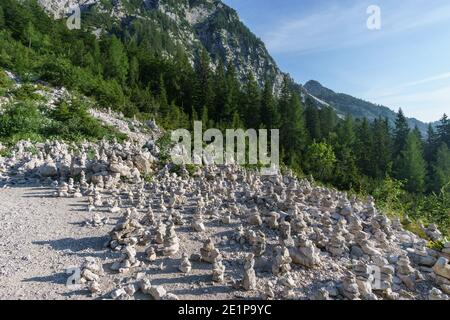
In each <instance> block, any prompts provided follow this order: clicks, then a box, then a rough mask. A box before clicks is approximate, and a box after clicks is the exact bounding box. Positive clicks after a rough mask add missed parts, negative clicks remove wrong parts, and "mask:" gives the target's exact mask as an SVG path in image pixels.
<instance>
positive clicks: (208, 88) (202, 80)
mask: <svg viewBox="0 0 450 320" xmlns="http://www.w3.org/2000/svg"><path fill="white" fill-rule="evenodd" d="M196 74H197V76H196V81H195V87H194V97H193V100H194V109H195V112H196V114H201V113H202V111H203V108H204V107H205V106H206V107H207V108H208V109H209V108H211V105H212V103H213V100H214V93H213V90H212V80H211V78H212V72H211V67H210V58H209V55H208V52H207V51H206V50H205V49H202V51H201V54H200V60H199V62H198V63H197V68H196Z"/></svg>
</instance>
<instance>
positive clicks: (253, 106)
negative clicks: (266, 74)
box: [242, 72, 261, 129]
mask: <svg viewBox="0 0 450 320" xmlns="http://www.w3.org/2000/svg"><path fill="white" fill-rule="evenodd" d="M242 102H243V108H244V121H245V125H246V127H247V128H251V129H258V128H259V126H260V124H261V93H260V91H259V88H258V84H257V83H256V80H255V77H254V76H253V73H251V72H249V74H248V76H247V82H246V84H245V87H244V92H243V97H242Z"/></svg>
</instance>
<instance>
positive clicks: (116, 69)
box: [103, 35, 129, 85]
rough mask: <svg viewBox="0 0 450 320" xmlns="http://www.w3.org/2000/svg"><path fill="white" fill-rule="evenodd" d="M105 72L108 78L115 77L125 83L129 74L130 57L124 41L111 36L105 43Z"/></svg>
mask: <svg viewBox="0 0 450 320" xmlns="http://www.w3.org/2000/svg"><path fill="white" fill-rule="evenodd" d="M104 46H105V48H104V52H103V74H104V75H105V77H106V78H107V79H115V80H117V81H118V82H119V83H120V84H122V85H124V84H125V81H126V77H127V74H128V68H129V64H128V57H127V55H126V52H125V49H124V47H123V44H122V42H121V41H120V40H119V39H118V38H117V37H116V36H115V35H113V36H111V37H110V38H108V39H107V40H106V41H105V43H104Z"/></svg>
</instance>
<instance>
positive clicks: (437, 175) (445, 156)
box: [433, 143, 450, 192]
mask: <svg viewBox="0 0 450 320" xmlns="http://www.w3.org/2000/svg"><path fill="white" fill-rule="evenodd" d="M433 173H434V179H435V181H434V183H435V191H436V192H439V191H441V190H442V189H443V188H446V187H447V188H448V187H450V150H449V148H448V147H447V144H446V143H442V144H441V146H440V147H439V148H438V150H437V155H436V163H435V164H434V165H433Z"/></svg>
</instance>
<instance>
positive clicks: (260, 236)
mask: <svg viewBox="0 0 450 320" xmlns="http://www.w3.org/2000/svg"><path fill="white" fill-rule="evenodd" d="M252 252H253V254H254V255H255V256H256V257H261V256H262V255H263V254H264V252H266V235H265V233H264V232H262V231H261V230H258V232H257V233H256V234H255V238H254V240H253V241H252Z"/></svg>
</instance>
